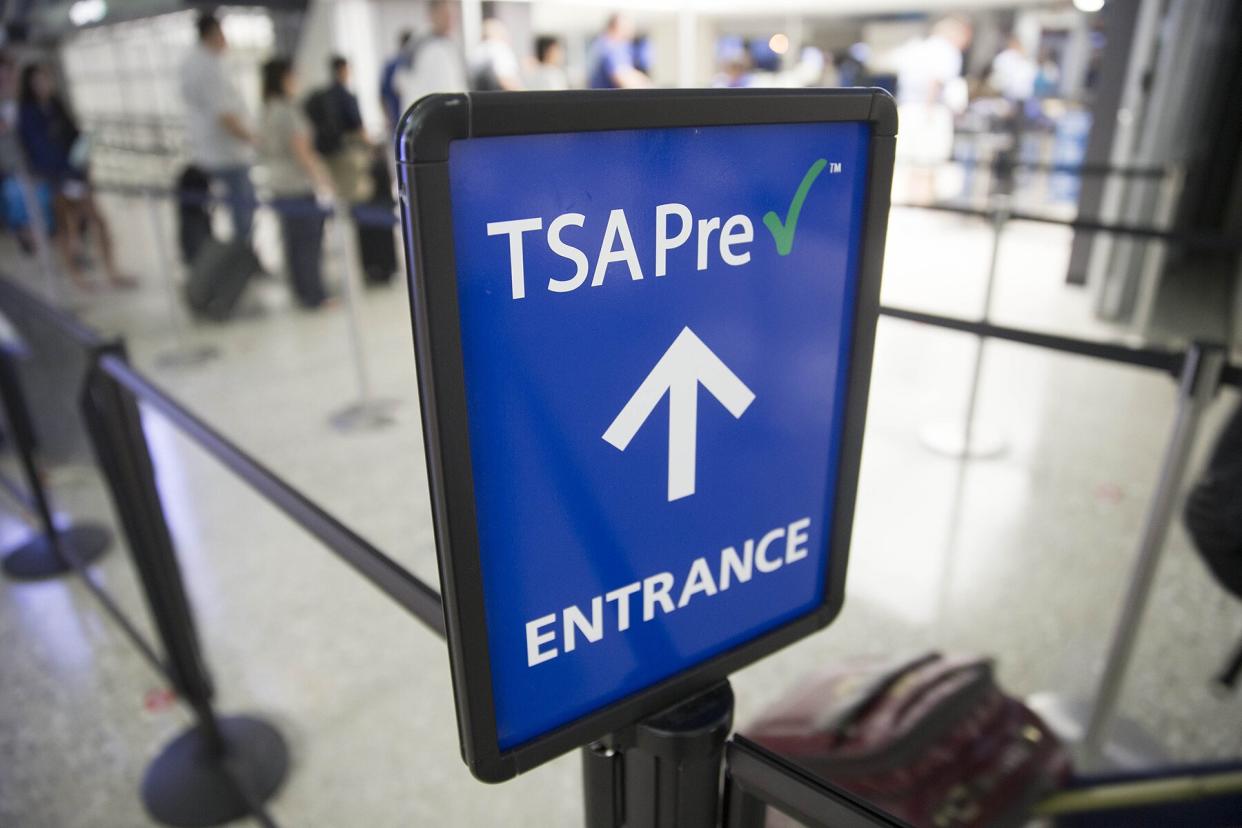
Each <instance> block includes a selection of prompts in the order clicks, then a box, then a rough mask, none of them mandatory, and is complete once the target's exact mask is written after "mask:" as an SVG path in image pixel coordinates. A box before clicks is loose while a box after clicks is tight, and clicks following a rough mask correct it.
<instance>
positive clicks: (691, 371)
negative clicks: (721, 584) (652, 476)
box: [604, 328, 755, 502]
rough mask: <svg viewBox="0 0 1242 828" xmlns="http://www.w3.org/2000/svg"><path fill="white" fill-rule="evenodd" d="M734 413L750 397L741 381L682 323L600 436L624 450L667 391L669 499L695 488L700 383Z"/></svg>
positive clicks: (741, 409) (739, 411)
mask: <svg viewBox="0 0 1242 828" xmlns="http://www.w3.org/2000/svg"><path fill="white" fill-rule="evenodd" d="M700 383H702V384H703V387H704V388H706V389H707V390H708V391H710V392H711V394H712V396H714V397H715V398H716V399H717V400H719V401H720V404H721V405H723V406H724V407H725V408H726V409H727V410H728V412H729V413H730V414H732V415H733V416H734V417H735V418H737V417H741V416H742V414H743V413H745V411H746V409H747V408H749V407H750V404H751V402H753V401H754V399H755V394H754V392H752V391H751V390H750V389H749V388H747V387H746V384H745V383H743V382H742V381H741V380H740V379H738V378H737V374H734V373H733V372H732V371H730V370H729V366H727V365H725V364H724V363H723V362H721V361H720V357H718V356H716V354H715V353H713V352H712V349H711V348H708V347H707V346H706V345H704V344H703V340H701V339H699V338H698V337H697V336H696V335H695V333H694V331H692V330H690V329H689V328H682V330H681V333H679V334H678V335H677V338H676V339H674V340H673V344H672V345H670V346H668V350H667V351H665V352H664V356H662V357H660V361H659V362H657V363H656V364H655V367H654V368H652V369H651V373H650V374H648V375H647V378H646V379H644V380H643V381H642V384H641V385H639V386H638V390H637V391H635V392H634V396H632V397H630V400H629V402H627V403H626V404H625V407H624V408H622V409H621V413H620V414H618V415H617V418H616V419H615V420H613V421H612V425H610V426H608V430H607V431H605V432H604V440H605V441H607V442H608V443H611V444H612V445H614V446H616V447H617V448H618V449H620V450H621V451H625V449H626V447H628V446H629V444H630V441H631V440H633V439H634V435H635V434H637V433H638V430H639V429H640V428H642V426H643V423H645V422H647V418H648V417H650V416H651V412H652V411H654V410H655V407H656V405H657V404H658V403H659V402H660V400H661V399H663V398H664V392H666V391H667V392H668V499H669V501H670V502H671V501H674V500H677V499H679V498H683V497H689V496H690V495H692V494H694V467H695V455H696V451H695V443H696V441H697V439H698V419H699V384H700Z"/></svg>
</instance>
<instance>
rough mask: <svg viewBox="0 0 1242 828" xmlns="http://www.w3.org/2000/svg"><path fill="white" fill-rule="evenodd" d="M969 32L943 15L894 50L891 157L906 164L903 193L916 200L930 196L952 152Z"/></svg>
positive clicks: (934, 194) (959, 21) (963, 23)
mask: <svg viewBox="0 0 1242 828" xmlns="http://www.w3.org/2000/svg"><path fill="white" fill-rule="evenodd" d="M971 36H972V30H971V28H970V24H969V23H967V22H966V21H965V20H963V19H961V18H957V17H946V18H943V19H941V20H939V21H938V22H937V23H936V24H935V25H934V26H933V27H932V30H931V32H930V33H929V34H928V36H927V37H925V38H922V39H917V40H912V41H910V42H909V43H906V44H905V45H904V46H902V47H900V48H899V49H898V51H897V110H898V117H899V119H900V121H901V137H900V138H898V139H897V158H898V160H899V161H901V162H904V163H906V164H909V165H911V166H912V169H911V170H910V171H909V173H908V174H907V179H908V184H907V186H908V188H909V197H910V198H912V199H913V200H915V201H917V202H919V203H928V202H931V201H934V200H935V199H936V197H937V181H938V176H937V173H938V171H939V169H940V167H941V166H942V165H943V164H944V163H945V162H946V161H948V160H949V158H950V157H951V156H952V154H953V130H954V125H953V123H954V117H955V116H956V115H959V114H961V113H962V112H963V111H965V109H966V104H967V103H968V95H967V90H966V81H965V80H964V79H963V78H962V55H963V52H965V50H966V48H967V47H968V46H969V45H970V41H971Z"/></svg>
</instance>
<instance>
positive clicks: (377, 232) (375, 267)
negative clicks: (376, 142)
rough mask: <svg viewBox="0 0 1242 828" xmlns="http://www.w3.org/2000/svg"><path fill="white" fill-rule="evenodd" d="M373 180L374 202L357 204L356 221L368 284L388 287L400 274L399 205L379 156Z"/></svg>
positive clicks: (375, 162) (383, 161)
mask: <svg viewBox="0 0 1242 828" xmlns="http://www.w3.org/2000/svg"><path fill="white" fill-rule="evenodd" d="M371 178H372V180H373V181H374V184H375V186H374V190H373V192H374V195H373V196H372V197H371V200H370V201H367V202H363V203H361V204H358V205H356V207H355V212H354V219H355V223H356V224H357V227H358V251H359V255H360V256H361V258H362V272H363V274H364V275H365V277H366V283H367V284H368V285H384V284H388V283H389V282H391V281H392V277H393V274H395V273H396V272H397V251H396V244H395V243H394V241H393V234H392V228H393V225H394V223H395V219H394V218H393V215H392V211H393V208H394V207H395V206H396V205H395V204H394V203H393V200H392V178H391V177H390V176H389V175H388V164H387V162H386V161H385V160H384V158H383V156H380V155H377V156H376V158H375V160H374V161H373V162H372V164H371ZM381 219H382V221H381Z"/></svg>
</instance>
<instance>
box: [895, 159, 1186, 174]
mask: <svg viewBox="0 0 1242 828" xmlns="http://www.w3.org/2000/svg"><path fill="white" fill-rule="evenodd" d="M897 164H898V166H902V167H949V166H955V165H956V166H962V167H984V168H990V169H992V170H993V171H997V170H1033V171H1035V172H1041V173H1065V174H1068V175H1078V176H1099V177H1106V176H1117V177H1119V178H1163V177H1164V176H1166V175H1169V174H1170V173H1172V172H1173V168H1170V167H1118V166H1114V165H1113V164H1100V163H1085V164H1083V163H1078V164H1071V163H1068V162H1056V161H1022V160H1018V159H1009V158H1005V157H1004V156H1003V155H997V156H995V157H993V158H990V159H979V158H949V159H946V160H944V161H916V160H912V159H904V160H899V161H898V162H897Z"/></svg>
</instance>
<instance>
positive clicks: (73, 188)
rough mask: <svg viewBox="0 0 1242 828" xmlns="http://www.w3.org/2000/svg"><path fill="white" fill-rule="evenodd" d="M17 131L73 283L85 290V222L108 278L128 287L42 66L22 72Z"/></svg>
mask: <svg viewBox="0 0 1242 828" xmlns="http://www.w3.org/2000/svg"><path fill="white" fill-rule="evenodd" d="M17 130H18V134H19V135H20V137H21V143H22V149H23V150H25V154H26V162H27V164H28V165H29V168H30V173H31V175H33V176H34V177H35V178H36V179H38V180H40V181H42V182H43V183H45V184H46V185H47V188H48V191H49V192H50V193H51V196H52V210H53V213H54V215H55V218H56V240H57V244H58V247H59V248H60V253H61V258H62V260H63V261H64V265H65V271H66V272H67V273H68V274H69V276H70V278H72V279H73V281H74V284H76V285H77V286H78V287H80V288H82V289H84V290H89V289H90V288H91V284H90V282H88V281H87V279H86V275H85V274H84V273H83V272H82V265H81V262H82V258H83V247H84V242H83V239H82V228H83V226H89V227H90V228H91V230H92V231H93V232H94V235H95V238H96V239H97V240H98V241H99V248H100V252H101V253H102V255H103V262H104V271H105V272H106V273H107V275H108V281H109V282H111V283H112V285H113V287H121V288H128V287H134V285H135V282H134V280H133V279H132V278H130V277H129V276H124V275H122V274H121V272H120V270H118V269H117V266H116V259H115V257H114V256H113V249H112V234H111V232H109V229H108V223H107V222H106V221H104V217H103V215H102V214H101V213H100V212H99V207H98V206H97V205H96V204H95V197H94V194H93V193H92V192H91V186H90V182H89V181H88V179H87V169H86V155H87V149H86V145H85V143H84V139H83V136H82V133H81V132H80V131H79V130H78V125H77V124H76V123H75V122H74V120H73V117H72V116H71V115H70V114H69V108H68V107H67V106H66V105H65V102H64V100H62V99H61V97H60V95H59V94H58V92H57V90H56V80H55V78H54V77H53V75H52V72H51V70H50V69H49V68H48V67H47V66H44V65H42V64H39V63H32V64H30V65H28V66H26V68H24V69H23V70H22V76H21V90H20V93H19V105H18V116H17Z"/></svg>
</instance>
